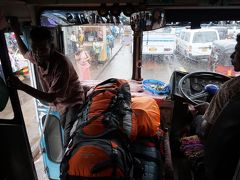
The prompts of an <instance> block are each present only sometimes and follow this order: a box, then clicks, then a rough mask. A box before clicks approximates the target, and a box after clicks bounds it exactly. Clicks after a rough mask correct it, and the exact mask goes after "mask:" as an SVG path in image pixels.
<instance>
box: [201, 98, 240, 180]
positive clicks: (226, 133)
mask: <svg viewBox="0 0 240 180" xmlns="http://www.w3.org/2000/svg"><path fill="white" fill-rule="evenodd" d="M239 139H240V94H238V95H236V96H235V97H234V98H233V99H232V100H231V101H230V102H229V103H228V104H227V105H226V106H225V107H224V109H223V110H222V112H221V113H220V115H219V117H218V119H217V121H216V123H215V124H214V126H213V127H212V129H211V131H210V133H209V137H208V138H207V141H206V146H205V167H206V175H207V177H208V179H210V180H219V179H229V180H230V179H232V178H233V176H234V172H235V169H236V166H237V163H238V159H239V156H240V146H239V145H238V144H239Z"/></svg>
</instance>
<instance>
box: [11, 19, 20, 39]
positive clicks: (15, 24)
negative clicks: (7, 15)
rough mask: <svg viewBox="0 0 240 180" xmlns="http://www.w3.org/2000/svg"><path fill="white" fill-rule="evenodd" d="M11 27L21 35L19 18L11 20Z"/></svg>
mask: <svg viewBox="0 0 240 180" xmlns="http://www.w3.org/2000/svg"><path fill="white" fill-rule="evenodd" d="M10 26H11V28H12V30H13V32H14V33H15V34H18V35H20V34H21V28H20V24H19V22H18V19H17V18H11V19H10Z"/></svg>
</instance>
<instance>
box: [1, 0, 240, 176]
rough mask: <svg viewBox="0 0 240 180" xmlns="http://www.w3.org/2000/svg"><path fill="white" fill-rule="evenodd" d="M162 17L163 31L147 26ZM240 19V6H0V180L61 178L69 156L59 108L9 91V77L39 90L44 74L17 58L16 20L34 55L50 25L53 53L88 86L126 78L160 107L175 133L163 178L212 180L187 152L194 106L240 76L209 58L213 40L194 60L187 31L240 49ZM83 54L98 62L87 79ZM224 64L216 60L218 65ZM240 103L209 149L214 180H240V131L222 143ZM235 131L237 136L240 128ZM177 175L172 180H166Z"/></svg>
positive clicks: (57, 1) (142, 0) (207, 0)
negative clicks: (33, 33)
mask: <svg viewBox="0 0 240 180" xmlns="http://www.w3.org/2000/svg"><path fill="white" fill-rule="evenodd" d="M156 9H157V10H159V11H160V14H161V20H160V21H161V22H160V23H159V25H158V27H154V28H153V26H151V27H150V26H149V27H148V20H149V19H150V20H151V18H150V17H152V16H153V14H154V11H155V10H156ZM239 11H240V3H239V1H237V0H194V1H189V0H187V1H180V0H163V1H157V0H132V1H125V0H121V1H109V0H100V1H95V0H88V1H76V0H42V1H40V0H31V1H30V0H10V1H8V0H0V27H1V24H4V23H5V24H6V25H5V26H4V28H3V29H0V77H1V78H0V80H1V81H0V92H1V94H0V100H1V102H0V110H1V111H0V142H1V148H0V159H1V163H0V169H1V171H0V179H3V180H18V179H19V180H23V179H24V180H33V179H44V178H43V177H45V178H46V179H60V178H59V175H60V171H59V168H60V163H61V160H62V156H63V154H64V152H63V151H64V150H63V149H64V148H63V129H62V128H61V124H60V114H59V112H56V111H53V110H51V109H50V108H49V106H48V104H47V103H46V102H43V101H41V100H37V99H34V100H32V99H31V100H29V97H28V99H27V98H26V97H25V96H24V95H23V94H24V93H22V92H20V91H17V90H16V89H13V88H11V87H8V86H6V79H7V78H8V77H9V76H10V75H12V74H15V75H16V76H18V77H19V78H20V79H21V80H22V81H23V82H24V83H28V84H29V85H31V86H33V87H35V88H37V89H41V84H40V82H39V78H38V77H37V74H36V73H35V70H36V67H34V65H32V64H30V63H28V61H27V60H26V59H24V57H23V56H22V55H21V53H20V51H19V50H18V47H17V44H16V40H15V39H14V38H15V37H14V33H13V31H12V29H11V27H10V25H9V24H10V21H18V22H19V23H20V26H21V32H22V35H21V37H22V39H23V40H24V42H25V44H26V45H27V46H28V47H30V39H29V32H30V30H31V27H32V26H44V27H48V28H49V29H50V30H51V32H52V34H53V36H54V46H55V48H56V49H57V50H58V51H59V52H61V53H63V54H64V55H65V56H66V57H67V58H68V59H69V60H70V61H71V63H72V64H74V68H75V70H76V71H77V72H78V75H79V78H80V81H81V83H82V84H83V85H87V86H91V87H93V86H95V85H96V84H98V83H100V82H102V81H104V80H107V79H109V78H119V79H126V80H128V81H129V84H130V87H131V95H132V96H133V97H134V96H148V97H152V98H153V99H155V100H156V101H157V102H158V105H159V108H160V111H161V128H162V129H164V130H166V131H167V132H168V134H169V139H168V141H169V147H170V157H171V160H170V161H171V162H170V165H171V168H169V167H168V168H166V166H167V165H169V162H168V164H167V165H166V166H163V167H162V168H164V169H165V173H164V177H163V178H162V179H166V180H168V179H169V180H170V179H174V180H204V179H206V177H205V176H204V171H203V170H202V168H203V169H204V168H208V167H207V165H205V166H206V167H203V166H204V165H202V164H194V163H197V162H194V163H193V161H191V159H189V158H188V157H187V156H186V154H184V153H183V151H182V150H181V148H180V147H181V141H180V140H181V138H183V137H185V136H190V135H193V134H191V131H190V130H189V128H190V124H191V122H192V120H193V114H192V111H191V110H192V107H193V106H195V105H198V104H201V103H204V102H210V101H211V99H212V98H213V96H214V94H211V93H209V92H208V91H207V90H206V86H208V85H215V86H217V87H221V86H222V85H223V83H224V82H226V81H227V80H229V79H231V78H233V77H234V76H238V75H239V74H238V72H233V71H234V70H233V67H232V66H230V67H229V63H227V64H228V66H226V67H224V72H223V71H222V72H221V70H218V71H216V70H215V68H213V67H212V64H210V59H209V58H210V55H211V52H212V51H213V49H212V43H213V42H212V41H211V42H208V44H207V45H206V46H204V45H203V43H196V44H197V45H195V46H196V47H195V48H196V49H197V51H198V53H199V54H200V55H199V56H198V57H195V56H192V55H191V54H193V53H195V52H193V50H194V49H193V47H192V45H191V44H188V43H185V44H184V43H183V44H181V42H182V41H185V42H187V40H188V39H189V38H190V37H189V35H188V34H187V33H182V32H185V31H186V32H188V31H191V30H194V29H211V31H213V29H215V30H214V32H216V33H218V34H219V35H218V37H222V38H220V39H219V38H218V40H217V41H223V44H227V43H229V44H233V43H234V42H236V41H235V39H236V36H237V34H238V29H239V28H240V13H239ZM138 18H139V19H138ZM141 19H142V21H141ZM150 23H152V22H150ZM186 29H187V30H186ZM182 30H184V31H182ZM206 32H207V30H206ZM239 32H240V31H239ZM201 36H202V35H200V34H199V35H198V37H197V38H198V40H199V41H201V39H206V38H203V37H201ZM203 36H207V35H203ZM208 40H209V38H208ZM180 46H181V51H180V50H179V49H180ZM232 47H233V45H232ZM80 48H83V49H84V50H85V51H87V52H88V53H89V55H90V57H91V59H90V63H89V65H88V67H87V68H88V75H87V76H85V75H86V73H85V74H84V75H83V74H82V73H81V70H79V69H78V66H77V65H76V59H75V54H76V52H77V51H78V49H80ZM232 50H233V51H234V49H232ZM229 53H231V52H229ZM202 54H204V56H202ZM217 58H218V57H216V56H214V57H212V59H214V63H215V64H219V66H220V65H221V64H220V63H221V61H218V60H217ZM212 59H211V61H213V60H212ZM228 59H229V58H228ZM221 66H224V64H222V65H221ZM214 67H215V66H214ZM230 71H231V72H230ZM226 72H227V73H226ZM148 80H153V81H158V82H161V83H162V86H161V87H160V89H156V87H150V88H149V87H147V86H146V84H144V82H149V81H148ZM164 90H166V91H164ZM239 98H240V96H238V97H237V98H236V99H235V100H234V101H233V102H232V103H229V104H228V105H227V106H226V107H225V108H224V110H223V111H222V112H221V114H220V115H219V118H220V119H221V120H222V121H219V123H216V128H215V129H214V131H213V132H212V135H211V138H210V139H209V141H208V142H206V143H207V145H208V148H209V149H210V150H209V152H208V154H207V155H206V156H207V158H209V161H211V162H212V161H218V162H219V163H220V162H221V165H219V167H216V168H215V169H214V170H213V171H214V172H218V176H216V177H221V176H222V177H228V178H229V177H231V178H229V180H230V179H233V180H239V178H240V173H239V171H240V165H239V164H240V161H239V153H240V148H239V147H238V146H239V145H238V144H239V143H237V140H238V137H239V136H240V135H239V132H240V131H239V130H238V133H236V134H235V136H234V137H229V141H226V142H222V141H221V139H222V138H223V137H226V136H228V132H229V131H231V129H229V128H228V127H227V125H226V126H225V124H227V123H226V121H227V120H228V119H239V117H240V114H239V113H240V111H239V110H238V107H239V105H240V99H239ZM27 100H29V101H27ZM26 102H27V103H26ZM24 103H25V104H24ZM26 114H28V115H26ZM27 118H29V119H31V120H32V119H34V120H33V121H34V125H32V124H29V122H28V120H27ZM32 126H34V127H32ZM236 127H237V128H239V124H238V126H236ZM31 128H32V129H31ZM33 128H34V129H33ZM36 134H37V135H36ZM32 136H34V138H33V137H32ZM33 141H34V142H35V143H32V142H33ZM39 158H42V161H41V166H43V170H39V168H38V167H37V166H36V163H35V160H36V159H39ZM168 160H169V159H168ZM229 161H234V163H232V164H233V166H228V162H229ZM163 163H166V159H165V161H163ZM196 166H198V167H196ZM225 168H226V171H224V170H223V169H225ZM169 169H170V170H172V172H171V173H172V174H171V173H169V174H171V175H169V176H168V172H167V171H168V170H169ZM221 170H223V171H221ZM39 171H41V172H39ZM226 174H227V175H228V176H227V175H226ZM229 174H230V176H229ZM212 177H214V175H213V176H212ZM208 179H209V178H208ZM210 180H214V179H210ZM224 180H225V179H224Z"/></svg>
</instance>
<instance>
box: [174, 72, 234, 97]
mask: <svg viewBox="0 0 240 180" xmlns="http://www.w3.org/2000/svg"><path fill="white" fill-rule="evenodd" d="M202 73H203V72H201V75H194V76H192V77H190V78H187V79H185V81H183V85H182V86H183V87H182V89H183V91H184V92H185V93H186V94H187V95H189V96H193V95H194V94H197V93H200V92H203V91H204V88H205V86H206V85H208V84H214V85H216V86H218V87H219V88H220V87H221V86H222V85H223V83H224V82H225V81H227V80H228V79H229V78H228V77H226V78H224V77H223V76H220V75H204V73H203V74H202ZM187 74H188V73H185V72H181V71H175V72H173V74H172V77H171V79H170V84H171V87H172V96H179V97H183V96H182V94H181V92H180V89H179V81H180V80H181V79H182V78H183V77H184V76H185V75H187Z"/></svg>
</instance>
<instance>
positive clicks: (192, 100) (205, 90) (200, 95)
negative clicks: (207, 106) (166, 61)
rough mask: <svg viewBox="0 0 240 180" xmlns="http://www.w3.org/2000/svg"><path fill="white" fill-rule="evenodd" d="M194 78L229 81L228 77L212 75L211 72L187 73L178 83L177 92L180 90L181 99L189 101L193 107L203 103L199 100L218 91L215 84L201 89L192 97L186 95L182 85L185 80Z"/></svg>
mask: <svg viewBox="0 0 240 180" xmlns="http://www.w3.org/2000/svg"><path fill="white" fill-rule="evenodd" d="M194 76H199V77H203V76H207V77H209V76H210V77H211V76H212V77H214V78H216V77H217V78H219V79H223V80H225V81H227V80H229V79H230V77H228V76H225V75H222V74H218V73H213V72H194V73H189V74H187V75H185V76H183V77H182V78H181V79H180V81H179V83H178V87H179V90H180V92H181V94H182V96H183V98H185V99H186V100H187V101H189V102H190V103H191V104H193V105H197V104H200V103H203V102H205V101H203V100H199V98H203V97H208V96H209V95H211V94H212V95H214V94H215V93H216V92H217V91H218V89H219V87H218V86H217V85H215V84H207V85H206V86H205V87H203V88H202V91H201V92H199V93H196V94H193V95H192V94H191V95H188V94H187V93H186V92H185V91H184V89H183V84H184V83H185V82H186V80H187V79H191V78H192V77H194Z"/></svg>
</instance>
